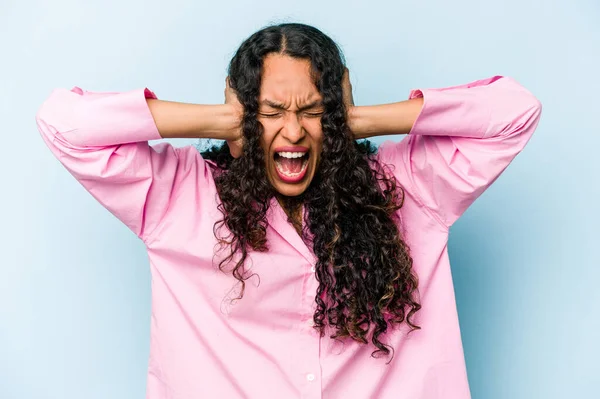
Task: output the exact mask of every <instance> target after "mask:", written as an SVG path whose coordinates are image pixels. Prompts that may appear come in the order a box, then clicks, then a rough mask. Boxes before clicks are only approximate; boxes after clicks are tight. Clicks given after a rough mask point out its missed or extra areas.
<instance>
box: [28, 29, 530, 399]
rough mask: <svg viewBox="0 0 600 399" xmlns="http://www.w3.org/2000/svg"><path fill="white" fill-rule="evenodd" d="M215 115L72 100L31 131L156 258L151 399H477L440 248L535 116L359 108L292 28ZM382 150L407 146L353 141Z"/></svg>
mask: <svg viewBox="0 0 600 399" xmlns="http://www.w3.org/2000/svg"><path fill="white" fill-rule="evenodd" d="M225 96H226V101H225V104H222V105H198V104H184V103H178V102H168V101H163V100H158V99H157V97H156V96H155V95H154V93H153V92H151V91H150V90H148V89H139V90H133V91H129V92H123V93H93V92H88V91H84V90H82V89H80V88H77V87H76V88H74V89H72V90H70V91H69V90H64V89H57V90H55V91H54V92H53V93H52V94H51V95H50V97H49V99H48V100H47V101H46V102H45V103H44V104H43V105H42V107H41V109H40V111H39V112H38V115H37V122H38V126H39V130H40V132H41V134H42V138H43V139H44V140H45V142H46V143H47V144H48V146H49V148H50V150H51V151H52V152H53V153H54V154H55V155H56V156H57V157H58V159H59V160H60V162H61V163H62V164H63V165H64V166H65V167H66V168H67V169H68V170H69V171H70V172H71V173H72V174H73V176H74V177H75V178H76V179H77V180H78V181H79V182H80V183H81V184H82V185H83V186H84V187H85V188H86V189H87V190H88V191H89V192H90V193H91V194H92V195H93V196H94V197H95V198H96V199H97V200H98V201H99V202H100V203H102V205H103V206H105V207H106V208H107V209H108V210H109V211H111V212H112V213H113V214H114V215H115V216H116V217H118V218H119V219H120V220H121V221H123V222H124V223H125V224H126V225H127V226H128V227H129V228H130V229H131V230H132V231H133V232H134V233H135V234H136V235H137V236H138V237H139V238H140V239H141V240H143V242H144V243H145V244H146V246H147V249H148V254H149V259H150V265H151V272H152V307H153V312H152V324H151V351H150V363H149V370H148V396H147V397H148V398H200V397H206V398H228V399H229V398H238V397H240V398H241V397H245V398H296V397H298V398H300V397H302V398H313V397H314V398H320V397H326V398H381V399H385V398H395V399H396V398H427V399H431V398H444V399H446V398H468V397H469V396H470V394H469V388H468V382H467V377H466V370H465V364H464V356H463V352H462V344H461V338H460V331H459V324H458V318H457V313H456V305H455V300H454V292H453V286H452V280H451V274H450V265H449V261H448V254H447V246H446V245H447V240H448V230H449V227H450V226H451V225H452V224H453V223H454V222H455V221H456V220H457V219H458V217H459V216H460V215H461V214H462V213H463V212H464V211H465V210H466V209H467V207H468V206H469V205H470V204H471V203H473V201H475V199H476V198H477V197H478V196H479V195H480V194H481V193H482V192H483V191H484V190H485V189H486V188H487V187H488V186H489V185H490V184H491V183H492V182H493V181H494V180H495V179H496V178H497V177H498V176H499V175H500V174H501V172H502V171H503V170H504V169H505V168H506V167H507V166H508V165H509V163H510V162H511V161H512V159H514V157H515V156H516V155H517V154H518V153H519V152H520V151H521V150H522V149H523V148H524V146H525V145H526V143H527V142H528V140H529V138H530V137H531V135H532V134H533V132H534V130H535V128H536V126H537V124H538V121H539V117H540V112H541V106H540V103H539V101H538V100H537V99H536V98H535V97H534V96H533V95H532V94H531V93H530V92H528V91H527V90H526V89H524V88H523V87H522V86H520V85H519V84H518V83H517V82H516V81H515V80H513V79H511V78H507V77H500V76H495V77H492V78H489V79H484V80H478V81H475V82H472V83H469V84H466V85H461V86H455V87H449V88H444V89H422V90H413V91H412V92H411V93H410V96H409V99H408V100H406V101H401V102H398V103H393V104H385V105H376V106H354V104H353V101H352V94H351V87H350V82H349V77H348V72H347V69H346V67H345V65H344V62H343V58H342V55H341V52H340V51H339V49H338V47H337V46H336V44H335V43H334V42H333V41H332V40H331V39H330V38H329V37H327V36H326V35H325V34H323V33H322V32H320V31H319V30H317V29H315V28H313V27H310V26H307V25H302V24H281V25H276V26H270V27H267V28H265V29H262V30H260V31H258V32H256V33H254V34H253V35H252V36H250V37H249V38H248V39H247V40H246V41H244V43H243V44H242V45H241V46H240V48H239V50H238V51H237V53H236V54H235V56H234V57H233V59H232V61H231V63H230V66H229V78H228V81H227V83H226V90H225ZM388 134H407V137H406V138H404V139H403V140H402V141H400V142H398V143H396V142H391V141H387V142H386V143H384V144H383V145H382V146H380V148H379V149H377V150H375V149H374V148H373V147H372V146H371V145H370V144H369V143H368V142H365V141H361V142H357V141H356V140H357V139H365V138H368V137H372V136H376V135H388ZM161 138H212V139H221V140H224V141H225V142H224V143H223V145H221V146H218V147H216V148H212V149H210V150H208V151H206V152H204V153H199V152H198V151H197V149H196V148H195V147H193V146H186V147H182V148H175V147H173V146H171V145H170V144H168V143H161V144H158V145H155V146H149V145H148V140H152V139H161Z"/></svg>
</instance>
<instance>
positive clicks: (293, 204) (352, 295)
mask: <svg viewBox="0 0 600 399" xmlns="http://www.w3.org/2000/svg"><path fill="white" fill-rule="evenodd" d="M270 53H279V54H283V55H287V56H290V57H293V58H297V59H304V60H309V61H310V63H311V72H312V78H313V80H314V82H315V85H316V87H317V88H318V90H319V92H320V94H321V95H322V97H323V107H324V113H323V115H322V119H321V124H322V130H323V150H322V154H321V160H320V163H319V165H318V168H317V171H316V173H315V176H314V178H313V181H312V182H311V184H310V186H309V187H308V188H307V190H306V191H305V192H304V193H303V194H302V195H301V196H299V197H294V198H287V199H284V201H283V203H282V205H283V206H284V208H285V209H286V211H287V212H288V214H295V213H296V212H295V211H298V210H299V209H301V207H302V206H304V207H305V210H306V218H305V220H304V223H303V227H302V229H303V230H302V236H303V238H304V239H305V240H307V237H308V236H309V235H308V232H310V234H311V235H312V245H313V251H314V254H315V255H316V257H317V259H318V260H317V262H316V265H315V268H316V279H317V281H318V282H319V287H318V290H317V293H316V296H315V301H316V304H317V308H316V311H315V314H314V317H313V319H314V323H315V328H316V329H317V330H318V331H319V332H320V334H321V336H323V335H324V334H325V327H326V325H328V326H329V327H330V328H333V333H332V335H331V336H330V338H333V339H342V338H346V337H350V338H352V339H353V340H355V341H358V342H361V343H364V344H367V343H368V339H369V337H371V341H372V343H373V344H374V346H375V347H376V348H377V349H376V350H375V351H374V352H373V353H372V356H373V357H378V355H381V354H382V353H383V354H385V355H388V354H390V348H391V349H392V351H393V348H392V347H391V346H390V345H387V344H384V343H383V342H382V341H381V338H383V337H382V335H383V334H385V333H386V331H388V328H389V327H391V325H392V324H400V323H402V322H403V321H406V323H407V324H408V325H409V326H410V331H413V330H415V329H420V327H419V326H417V325H416V324H414V323H413V316H414V315H415V313H416V312H417V311H418V310H419V309H420V308H421V305H420V304H419V302H418V280H417V276H416V274H415V273H414V271H413V269H412V258H411V256H410V254H409V248H408V246H407V245H406V243H405V242H404V241H403V239H402V235H401V232H400V230H399V225H400V220H399V214H398V212H397V211H398V210H399V209H400V208H401V207H402V204H403V201H404V190H403V189H402V188H401V187H400V185H399V184H398V182H397V181H396V180H395V178H394V177H393V176H392V175H391V173H388V172H389V169H388V168H387V167H386V166H385V165H381V164H380V163H379V162H378V161H377V159H376V156H375V153H376V148H375V147H374V146H373V145H372V144H371V143H369V142H368V141H366V140H364V141H362V142H358V141H356V140H354V139H353V136H352V132H351V131H350V129H349V127H348V124H347V109H346V107H345V105H344V101H343V89H342V77H343V74H344V70H345V63H344V61H343V55H342V53H341V50H340V49H339V47H338V46H337V45H336V43H335V42H334V41H333V40H332V39H331V38H329V37H328V36H327V35H325V34H324V33H322V32H321V31H320V30H318V29H316V28H314V27H312V26H309V25H304V24H297V23H285V24H279V25H274V26H269V27H266V28H264V29H262V30H260V31H258V32H256V33H254V34H253V35H251V36H250V37H249V38H248V39H246V40H245V41H244V42H243V43H242V45H241V46H240V47H239V49H238V50H237V52H236V53H235V55H234V56H233V58H232V60H231V63H230V65H229V71H228V72H229V79H230V85H231V87H232V88H233V90H234V91H235V92H236V94H237V96H238V98H239V100H240V102H241V104H242V105H243V108H244V115H243V118H242V130H243V136H244V145H243V154H242V156H241V157H239V158H233V157H232V156H231V155H230V154H229V148H228V146H227V143H223V144H222V145H218V146H213V147H212V148H209V149H208V150H206V151H204V152H202V156H203V157H204V159H207V160H211V161H213V163H214V164H215V165H216V166H214V172H215V173H214V176H215V184H216V187H217V192H218V194H219V196H220V200H221V203H220V204H219V209H220V211H221V213H222V214H223V219H221V220H220V221H218V222H217V223H216V224H215V226H214V234H215V236H216V237H217V238H218V240H219V242H220V243H221V247H222V248H227V250H228V256H226V257H225V258H224V259H222V261H221V262H220V263H219V268H220V269H221V270H223V271H224V268H225V266H227V265H234V266H233V269H232V271H231V273H232V274H233V276H234V277H235V278H236V279H237V280H238V281H239V282H241V292H240V294H239V296H238V297H237V299H241V298H242V296H243V294H244V288H245V280H246V279H248V278H249V277H250V276H247V275H246V274H247V273H245V271H244V262H245V261H246V259H247V256H248V252H249V251H268V243H267V239H266V231H267V226H268V221H267V216H266V215H267V210H268V209H269V204H270V203H271V200H272V199H273V197H274V196H276V195H277V193H276V192H275V191H274V188H273V187H272V186H271V184H270V183H269V181H268V179H267V174H266V168H265V153H264V150H262V148H261V146H260V144H259V140H260V137H261V135H262V133H263V126H262V125H261V123H260V122H259V121H258V120H257V114H258V108H259V105H258V98H259V91H260V85H261V72H262V66H263V60H264V57H265V56H266V55H268V54H270ZM280 200H281V199H280ZM290 222H292V220H290ZM223 227H226V229H223ZM306 242H308V241H306ZM392 357H393V353H392ZM390 361H391V359H390Z"/></svg>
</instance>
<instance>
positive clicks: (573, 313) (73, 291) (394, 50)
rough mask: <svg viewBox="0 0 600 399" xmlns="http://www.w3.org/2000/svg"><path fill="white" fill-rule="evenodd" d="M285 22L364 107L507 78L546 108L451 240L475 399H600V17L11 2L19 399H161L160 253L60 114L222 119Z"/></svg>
mask: <svg viewBox="0 0 600 399" xmlns="http://www.w3.org/2000/svg"><path fill="white" fill-rule="evenodd" d="M251 3H255V4H251ZM167 4H169V5H168V6H167ZM282 21H301V22H306V23H310V24H314V25H315V26H317V27H319V28H321V29H322V30H324V31H325V32H326V33H328V34H330V35H331V36H332V37H333V38H334V40H336V41H338V43H339V44H340V45H341V46H342V48H343V50H344V51H345V54H346V57H347V60H348V64H349V67H350V71H351V78H352V82H353V85H354V89H355V93H354V96H355V101H356V103H357V104H359V105H365V104H376V103H385V102H394V101H400V100H403V99H405V98H406V96H407V95H408V92H409V90H410V89H412V88H417V87H442V86H449V85H455V84H460V83H466V82H469V81H472V80H475V79H480V78H485V77H489V76H492V75H495V74H504V75H509V76H512V77H514V78H516V79H517V80H518V81H519V82H521V83H522V84H523V85H525V86H526V87H527V88H529V89H530V90H531V91H532V92H533V93H534V94H536V95H537V96H538V98H539V99H540V100H541V102H542V103H543V107H544V108H543V109H544V110H543V116H542V121H541V123H540V125H539V128H538V131H537V132H536V134H535V135H534V137H533V138H532V140H531V141H530V143H529V145H528V147H527V148H526V149H525V151H524V152H523V153H522V154H520V155H519V156H518V157H517V159H516V160H515V161H514V162H513V163H512V165H511V166H510V167H509V168H508V169H507V170H506V172H505V173H504V174H503V176H501V178H500V179H498V180H497V181H496V183H495V184H494V185H493V186H492V187H491V188H490V189H489V190H488V191H487V192H486V193H485V194H484V195H483V196H482V197H481V198H480V199H479V200H478V201H477V202H476V203H475V204H474V205H473V206H472V207H471V208H470V209H469V210H468V211H467V213H466V214H465V215H464V216H463V217H462V218H461V219H460V220H459V222H458V223H456V224H455V225H454V226H453V228H452V230H451V238H450V256H451V261H452V270H453V275H454V279H455V287H456V295H457V301H458V309H459V315H460V323H461V328H462V333H463V341H464V348H465V356H466V361H467V367H468V372H469V380H470V383H471V390H472V394H473V397H474V398H485V399H497V398H498V399H499V398H511V399H520V398H545V399H550V398H598V397H600V396H598V395H600V394H598V391H599V389H600V388H599V385H600V377H599V375H600V366H599V361H600V343H599V341H600V309H599V308H600V293H599V290H598V280H599V278H600V257H599V255H598V246H599V245H600V232H599V230H598V224H599V223H600V211H599V209H600V205H599V201H600V189H599V185H600V183H599V179H598V172H599V171H600V166H598V160H599V158H600V156H599V153H598V146H599V144H600V138H599V137H600V129H599V128H598V123H597V119H598V117H599V115H600V109H599V108H600V101H599V100H598V96H599V93H600V91H599V89H600V85H599V83H598V77H597V76H598V72H599V71H600V60H599V54H600V40H599V37H600V28H599V25H598V21H600V5H599V3H598V2H597V1H595V0H587V1H585V0H579V1H566V0H564V1H562V2H558V1H548V0H546V1H541V0H540V1H534V0H503V1H497V2H494V3H492V2H481V1H476V0H470V1H467V0H459V1H456V0H455V1H442V0H438V1H414V0H413V1H399V0H395V1H391V0H390V1H360V2H359V1H355V2H352V1H343V2H342V1H328V2H327V1H322V0H320V1H300V2H286V1H264V0H261V1H259V2H250V1H248V2H241V1H237V2H232V1H214V2H207V1H194V0H170V1H169V2H167V1H164V0H161V1H158V0H144V1H142V0H136V1H128V0H120V1H117V0H110V1H106V0H104V1H99V0H96V1H87V2H83V1H76V0H71V1H68V0H48V1H41V0H38V1H33V0H29V1H17V0H8V1H7V0H1V1H0V60H1V61H0V88H1V90H0V121H1V123H2V130H1V135H2V147H1V148H0V151H1V155H0V166H1V168H0V173H1V177H2V178H1V180H0V184H1V186H0V187H2V194H1V195H0V201H1V204H0V205H1V209H2V211H3V212H2V213H3V215H2V229H0V234H1V235H2V236H1V237H0V238H1V240H0V246H1V252H0V272H1V276H0V398H2V399H16V398H19V399H21V398H26V399H29V398H53V399H54V398H56V399H82V398H85V399H96V398H98V399H106V398H111V399H119V398H127V399H131V398H142V397H144V395H145V383H146V380H145V378H146V365H147V356H148V350H149V348H148V345H149V337H148V333H149V318H150V308H149V301H150V291H149V279H150V276H149V268H148V265H147V257H146V254H145V249H144V245H143V243H142V242H141V241H138V240H137V238H136V237H135V236H134V235H133V234H132V233H131V232H130V231H129V230H128V229H127V228H126V227H124V226H123V225H121V223H120V222H119V221H118V220H117V219H116V218H114V217H113V216H112V215H111V214H110V213H108V211H106V210H105V209H104V208H102V207H101V206H100V205H99V204H97V203H96V202H95V200H94V199H93V198H92V197H91V196H90V195H89V194H88V193H86V192H85V191H84V189H83V188H82V187H81V186H80V185H79V184H78V183H77V182H76V181H75V180H74V179H73V178H72V177H71V176H70V175H69V174H68V173H67V171H66V170H65V169H64V168H62V166H61V165H60V164H59V163H58V161H57V160H56V159H54V158H53V156H52V155H51V153H50V152H49V150H48V149H47V148H46V147H45V144H44V143H43V141H42V140H41V138H40V136H39V134H38V132H37V129H36V126H35V123H34V115H35V112H36V111H37V109H38V107H39V105H40V104H41V102H42V101H43V100H44V99H45V98H46V97H47V96H48V95H49V93H50V91H51V90H52V89H53V88H54V87H67V88H71V87H72V86H75V85H77V86H80V87H83V88H85V89H88V90H93V91H125V90H130V89H134V88H139V87H144V86H147V87H149V88H151V89H152V90H154V91H155V92H156V93H157V94H158V96H159V97H160V98H163V99H168V100H175V101H184V102H197V103H220V102H222V100H223V83H224V79H225V76H226V65H227V62H228V61H229V59H230V57H231V56H232V55H233V52H234V51H235V49H236V48H237V46H238V45H239V44H240V43H241V41H242V40H243V39H244V38H246V37H247V36H248V35H249V34H251V33H252V32H254V31H255V30H257V29H259V28H261V27H262V26H264V25H265V24H267V23H270V22H282ZM173 142H174V143H176V145H185V144H190V143H191V142H190V141H188V142H186V141H184V140H177V141H173ZM399 394H400V393H399ZM361 399H362V398H361ZM448 399H453V398H448Z"/></svg>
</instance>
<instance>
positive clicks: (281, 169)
mask: <svg viewBox="0 0 600 399" xmlns="http://www.w3.org/2000/svg"><path fill="white" fill-rule="evenodd" d="M309 157H310V154H309V152H308V151H307V152H291V151H282V152H276V153H275V155H274V158H275V169H276V170H277V174H278V175H279V178H280V179H281V180H283V181H284V182H286V183H297V182H299V181H301V180H302V179H303V178H304V175H305V174H306V171H307V169H308V159H309Z"/></svg>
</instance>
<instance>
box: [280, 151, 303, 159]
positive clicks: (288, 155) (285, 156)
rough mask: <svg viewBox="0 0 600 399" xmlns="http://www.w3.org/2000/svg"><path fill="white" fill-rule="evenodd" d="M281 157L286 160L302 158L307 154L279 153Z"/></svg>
mask: <svg viewBox="0 0 600 399" xmlns="http://www.w3.org/2000/svg"><path fill="white" fill-rule="evenodd" d="M277 154H278V155H279V156H280V157H284V158H301V157H303V156H304V154H306V153H305V152H278V153H277Z"/></svg>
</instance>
